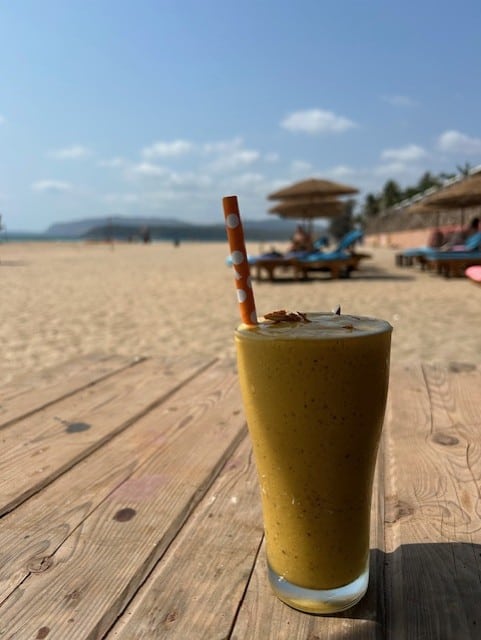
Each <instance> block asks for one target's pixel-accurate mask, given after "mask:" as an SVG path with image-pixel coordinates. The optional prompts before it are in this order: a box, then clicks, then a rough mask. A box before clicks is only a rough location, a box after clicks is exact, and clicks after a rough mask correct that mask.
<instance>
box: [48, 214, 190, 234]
mask: <svg viewBox="0 0 481 640" xmlns="http://www.w3.org/2000/svg"><path fill="white" fill-rule="evenodd" d="M158 224H162V225H167V226H171V225H174V226H179V225H180V226H188V223H187V222H182V221H181V220H176V219H174V218H152V217H150V218H147V217H138V218H137V217H135V218H134V217H128V216H115V215H114V216H105V217H102V218H85V219H82V220H73V221H72V222H54V223H53V224H51V225H50V226H49V227H48V229H47V230H46V231H45V233H46V234H47V235H49V236H71V237H79V236H83V235H84V234H86V233H87V232H88V231H90V229H93V228H95V227H102V226H109V225H119V226H127V227H137V228H139V227H144V226H147V227H150V226H154V225H158Z"/></svg>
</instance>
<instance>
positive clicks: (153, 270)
mask: <svg viewBox="0 0 481 640" xmlns="http://www.w3.org/2000/svg"><path fill="white" fill-rule="evenodd" d="M248 248H249V250H250V251H251V252H252V253H258V251H259V247H258V246H257V245H251V246H249V247H248ZM264 248H267V247H264ZM226 255H227V245H226V244H225V245H224V244H222V243H217V244H216V243H211V244H195V243H192V244H188V243H185V244H183V245H181V246H180V247H178V248H175V247H173V246H172V245H170V244H164V243H159V244H152V245H127V244H124V245H122V244H116V245H115V247H114V248H113V249H112V248H111V247H109V246H108V245H104V244H62V243H52V244H13V243H12V244H0V345H1V347H2V364H1V365H0V384H1V383H4V382H7V381H9V380H10V379H11V378H13V377H14V376H16V375H19V374H23V373H26V372H29V371H38V370H41V369H43V368H45V367H48V366H50V365H53V364H57V363H60V362H63V361H65V360H67V359H69V358H72V357H74V356H76V355H80V354H87V353H115V354H124V355H146V356H151V355H162V354H165V355H168V356H174V357H175V356H176V355H183V354H185V353H192V354H197V355H206V356H215V355H219V354H232V353H233V345H232V330H233V327H234V326H235V325H236V324H237V322H238V310H237V302H236V298H235V293H234V285H233V279H232V273H231V270H230V269H229V268H228V267H227V266H226V265H225V257H226ZM372 255H373V258H372V259H371V260H367V261H365V262H363V263H362V267H361V270H360V271H359V272H357V273H355V274H353V275H352V277H351V278H350V279H342V280H331V279H322V281H321V280H319V279H314V278H312V280H310V281H308V282H292V281H290V282H283V283H274V284H272V283H269V282H262V283H256V284H255V295H256V301H257V309H258V313H259V314H262V313H265V312H267V311H272V310H275V309H281V308H288V309H290V310H296V311H308V310H331V309H334V308H335V307H336V306H337V305H338V304H341V306H342V309H343V310H344V311H345V312H347V313H353V314H362V315H372V316H380V317H383V318H385V319H386V320H388V321H389V322H391V324H392V325H393V326H394V333H393V348H392V359H393V360H395V361H402V360H418V359H422V360H427V361H433V362H449V361H455V362H468V363H469V362H477V361H478V360H479V358H480V354H481V321H480V318H481V313H480V312H481V287H476V286H475V285H473V284H471V283H470V282H469V281H468V280H466V279H459V278H456V279H445V278H441V277H439V276H437V275H435V274H432V273H423V272H421V271H420V270H418V269H417V268H399V267H395V266H394V253H393V251H391V250H389V249H376V250H372Z"/></svg>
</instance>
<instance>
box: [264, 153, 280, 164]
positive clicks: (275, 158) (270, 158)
mask: <svg viewBox="0 0 481 640" xmlns="http://www.w3.org/2000/svg"><path fill="white" fill-rule="evenodd" d="M264 160H265V161H266V162H269V163H274V162H279V160H280V156H279V154H278V153H276V152H275V151H270V152H269V153H266V154H265V155H264Z"/></svg>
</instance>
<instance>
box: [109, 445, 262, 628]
mask: <svg viewBox="0 0 481 640" xmlns="http://www.w3.org/2000/svg"><path fill="white" fill-rule="evenodd" d="M262 536H263V532H262V515H261V506H260V498H259V490H258V485H257V477H256V474H255V468H254V463H253V460H252V455H251V446H250V442H249V440H248V438H247V437H246V438H244V441H243V442H242V443H241V445H240V447H239V449H238V450H237V451H236V452H235V453H234V455H233V456H232V458H231V459H230V460H229V461H228V462H227V464H226V466H225V467H224V469H223V470H222V473H221V474H220V475H219V477H218V479H217V481H216V482H215V483H214V484H213V485H212V487H211V489H210V490H209V492H208V493H207V494H206V496H205V498H204V500H203V501H202V503H201V504H200V505H199V507H198V508H197V509H196V511H195V512H194V514H193V515H192V517H191V518H190V519H189V521H188V523H187V524H186V525H185V526H184V528H183V529H182V531H181V533H180V534H179V536H178V537H177V538H176V540H175V541H174V543H173V544H172V546H171V547H170V548H169V550H168V552H167V553H166V555H165V557H164V558H163V560H162V562H161V563H160V564H159V565H158V566H157V567H156V569H155V570H154V571H153V572H152V575H151V576H150V578H149V579H148V580H147V582H146V583H145V584H144V585H143V587H142V589H141V590H140V592H139V593H138V594H137V596H136V598H135V600H134V601H133V602H132V603H131V604H130V605H129V607H128V608H127V610H126V611H125V612H124V614H123V616H122V617H121V619H120V620H119V622H118V623H117V624H116V625H115V626H114V628H113V629H112V630H111V632H110V633H109V634H108V636H107V638H111V639H112V640H114V638H115V640H134V639H138V638H146V639H147V638H154V637H157V638H169V640H175V639H176V638H178V639H179V640H184V639H185V638H189V640H196V639H200V638H210V639H212V640H214V639H215V638H219V639H220V638H227V637H228V635H229V632H230V628H231V626H232V624H233V621H234V618H235V615H236V611H237V608H238V606H239V603H240V601H241V600H242V597H243V593H244V590H245V588H246V583H247V580H248V578H249V574H250V572H251V570H252V566H253V563H254V560H255V557H256V555H257V552H258V549H259V545H260V542H261V540H262ZM246 637H247V636H246Z"/></svg>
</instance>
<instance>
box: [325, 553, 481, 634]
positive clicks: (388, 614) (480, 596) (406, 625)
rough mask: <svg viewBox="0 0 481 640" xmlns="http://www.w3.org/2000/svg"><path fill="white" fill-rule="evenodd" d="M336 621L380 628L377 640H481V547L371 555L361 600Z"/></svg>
mask: <svg viewBox="0 0 481 640" xmlns="http://www.w3.org/2000/svg"><path fill="white" fill-rule="evenodd" d="M336 617H341V618H351V619H361V620H371V621H376V620H377V622H378V623H379V629H380V631H382V633H381V635H380V636H379V637H380V638H392V639H393V640H398V639H399V640H401V639H406V640H411V639H413V640H415V639H420V638H422V639H433V640H435V639H436V640H454V639H457V638H460V639H461V638H462V639H463V640H464V639H471V638H472V639H473V640H475V639H476V640H479V638H481V545H479V544H471V543H468V542H446V543H425V544H422V543H420V544H404V545H401V546H400V547H398V548H397V549H396V550H395V551H393V552H391V553H385V552H383V551H380V550H379V549H371V556H370V582H369V588H368V592H367V594H366V596H365V597H364V599H363V600H362V601H361V602H360V603H359V604H358V605H356V606H355V607H353V608H352V609H349V610H348V611H345V612H343V613H340V614H337V616H336Z"/></svg>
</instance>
